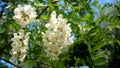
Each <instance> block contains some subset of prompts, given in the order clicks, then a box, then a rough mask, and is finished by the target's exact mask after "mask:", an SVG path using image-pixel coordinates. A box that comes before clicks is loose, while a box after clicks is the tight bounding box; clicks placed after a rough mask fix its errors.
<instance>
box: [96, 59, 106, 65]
mask: <svg viewBox="0 0 120 68" xmlns="http://www.w3.org/2000/svg"><path fill="white" fill-rule="evenodd" d="M94 63H95V65H104V64H106V59H105V58H104V57H102V58H99V59H97V60H95V61H94Z"/></svg>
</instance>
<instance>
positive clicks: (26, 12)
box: [13, 5, 37, 28]
mask: <svg viewBox="0 0 120 68" xmlns="http://www.w3.org/2000/svg"><path fill="white" fill-rule="evenodd" d="M14 14H15V16H14V17H13V19H15V20H16V22H17V23H18V24H19V25H21V27H22V28H25V26H26V25H28V24H29V23H31V22H32V21H33V20H34V19H35V18H36V17H37V14H36V12H35V8H33V7H31V6H30V5H18V7H17V8H16V9H15V10H14Z"/></svg>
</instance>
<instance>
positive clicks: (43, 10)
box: [37, 1, 58, 18]
mask: <svg viewBox="0 0 120 68" xmlns="http://www.w3.org/2000/svg"><path fill="white" fill-rule="evenodd" d="M56 2H58V1H53V2H52V4H55V3H56ZM49 7H50V6H46V7H45V8H44V9H43V11H42V12H41V13H40V14H38V16H37V18H39V17H40V15H42V14H43V13H44V12H45V11H46V10H47V9H48V8H49Z"/></svg>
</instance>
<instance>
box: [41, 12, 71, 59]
mask: <svg viewBox="0 0 120 68" xmlns="http://www.w3.org/2000/svg"><path fill="white" fill-rule="evenodd" d="M45 27H46V28H47V31H46V32H45V33H42V34H43V42H44V48H45V52H46V55H47V56H48V57H50V58H51V59H52V60H58V59H59V58H58V56H59V55H60V54H61V53H62V52H63V51H64V50H66V48H67V45H70V44H72V43H73V40H72V39H71V31H72V30H71V28H70V23H67V19H64V18H63V16H62V14H59V15H58V17H56V12H55V11H53V12H52V13H51V18H50V21H49V23H48V24H46V25H45Z"/></svg>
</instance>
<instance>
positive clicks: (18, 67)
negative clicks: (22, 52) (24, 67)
mask: <svg viewBox="0 0 120 68" xmlns="http://www.w3.org/2000/svg"><path fill="white" fill-rule="evenodd" d="M0 59H1V60H4V61H5V62H7V63H9V64H11V65H13V66H15V67H17V68H21V67H20V66H18V65H15V64H14V63H12V62H10V61H8V60H6V59H4V58H2V57H0Z"/></svg>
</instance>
